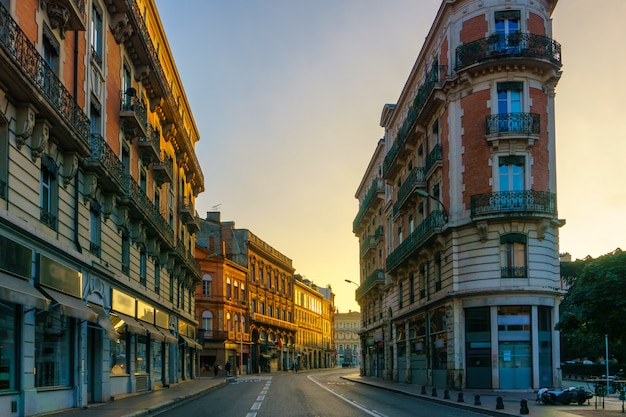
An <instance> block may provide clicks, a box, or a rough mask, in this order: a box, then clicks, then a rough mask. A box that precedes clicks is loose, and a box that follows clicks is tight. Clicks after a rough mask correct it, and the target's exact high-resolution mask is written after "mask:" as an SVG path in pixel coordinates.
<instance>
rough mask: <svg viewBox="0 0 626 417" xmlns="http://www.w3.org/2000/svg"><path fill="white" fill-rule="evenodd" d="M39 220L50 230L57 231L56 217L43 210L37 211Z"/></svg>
mask: <svg viewBox="0 0 626 417" xmlns="http://www.w3.org/2000/svg"><path fill="white" fill-rule="evenodd" d="M39 220H40V221H41V222H42V223H43V224H45V225H46V226H48V227H49V228H50V229H52V230H55V231H56V230H57V217H56V216H55V215H54V214H52V213H51V212H49V211H48V210H46V209H44V208H40V209H39Z"/></svg>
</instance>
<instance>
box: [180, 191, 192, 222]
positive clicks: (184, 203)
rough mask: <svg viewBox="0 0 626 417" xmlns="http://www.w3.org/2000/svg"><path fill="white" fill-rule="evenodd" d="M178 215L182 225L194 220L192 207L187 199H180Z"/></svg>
mask: <svg viewBox="0 0 626 417" xmlns="http://www.w3.org/2000/svg"><path fill="white" fill-rule="evenodd" d="M178 214H179V215H180V219H181V221H182V222H183V223H188V222H190V221H192V220H193V219H194V210H193V205H192V204H191V201H190V198H189V197H184V198H181V199H180V203H179V204H178Z"/></svg>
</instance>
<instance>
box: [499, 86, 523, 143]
mask: <svg viewBox="0 0 626 417" xmlns="http://www.w3.org/2000/svg"><path fill="white" fill-rule="evenodd" d="M522 89H523V84H522V83H521V82H505V83H498V86H497V91H498V114H499V115H500V117H499V126H498V130H499V131H500V132H501V133H502V132H519V131H520V126H519V123H520V118H519V117H505V116H506V115H511V114H512V113H518V114H519V113H521V112H522Z"/></svg>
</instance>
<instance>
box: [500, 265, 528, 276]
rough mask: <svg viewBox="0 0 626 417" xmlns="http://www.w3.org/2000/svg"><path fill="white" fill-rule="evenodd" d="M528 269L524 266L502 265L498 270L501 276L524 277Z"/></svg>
mask: <svg viewBox="0 0 626 417" xmlns="http://www.w3.org/2000/svg"><path fill="white" fill-rule="evenodd" d="M527 276H528V269H527V268H526V267H525V266H510V267H502V268H501V272H500V277H501V278H526V277H527Z"/></svg>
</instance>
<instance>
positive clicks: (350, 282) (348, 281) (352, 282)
mask: <svg viewBox="0 0 626 417" xmlns="http://www.w3.org/2000/svg"><path fill="white" fill-rule="evenodd" d="M344 281H346V282H347V283H348V284H354V285H356V286H357V287H358V286H359V284H357V283H356V282H354V281H350V280H349V279H344Z"/></svg>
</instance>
